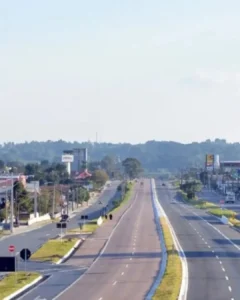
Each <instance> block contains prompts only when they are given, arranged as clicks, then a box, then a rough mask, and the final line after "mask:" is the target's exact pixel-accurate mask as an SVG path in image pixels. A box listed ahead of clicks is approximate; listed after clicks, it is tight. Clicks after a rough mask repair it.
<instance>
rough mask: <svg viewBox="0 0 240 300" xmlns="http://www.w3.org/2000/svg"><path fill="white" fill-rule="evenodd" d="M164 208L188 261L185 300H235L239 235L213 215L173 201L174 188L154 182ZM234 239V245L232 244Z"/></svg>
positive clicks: (239, 275) (239, 271)
mask: <svg viewBox="0 0 240 300" xmlns="http://www.w3.org/2000/svg"><path fill="white" fill-rule="evenodd" d="M156 188H157V194H158V198H159V201H160V203H161V205H162V207H163V209H164V210H165V212H166V214H167V216H168V218H169V220H170V222H171V224H172V226H173V228H174V230H175V232H176V235H177V237H178V240H179V242H180V244H181V246H182V248H183V250H184V252H185V255H186V258H187V262H188V272H189V288H188V298H187V299H188V300H202V299H206V300H226V299H229V300H238V299H239V295H240V285H239V282H240V246H239V245H240V235H239V233H238V232H236V231H235V230H233V229H231V228H230V227H229V226H228V225H224V224H222V223H221V222H219V220H217V219H216V218H215V217H213V216H210V215H208V214H206V213H205V212H204V211H203V210H199V209H196V208H193V207H191V206H188V205H186V204H184V203H182V202H181V201H178V200H179V199H177V201H176V202H173V201H172V200H173V199H175V200H176V198H175V190H174V189H173V188H172V189H171V188H167V187H163V186H162V185H161V183H160V182H159V181H157V182H156ZM233 243H234V245H233Z"/></svg>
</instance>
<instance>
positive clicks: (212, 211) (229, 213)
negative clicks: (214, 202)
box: [208, 208, 237, 219]
mask: <svg viewBox="0 0 240 300" xmlns="http://www.w3.org/2000/svg"><path fill="white" fill-rule="evenodd" d="M208 212H209V213H210V214H212V215H214V216H217V217H221V216H225V217H227V218H232V219H234V218H235V217H236V215H237V213H236V212H235V211H233V210H229V209H221V208H213V209H209V210H208Z"/></svg>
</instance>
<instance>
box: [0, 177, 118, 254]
mask: <svg viewBox="0 0 240 300" xmlns="http://www.w3.org/2000/svg"><path fill="white" fill-rule="evenodd" d="M119 183H120V182H119V181H114V182H112V185H111V186H110V187H109V188H106V189H105V190H104V191H103V193H102V194H101V195H100V197H99V200H100V201H101V202H102V204H99V201H97V202H96V203H95V204H93V205H92V206H89V207H88V208H86V209H85V210H84V211H82V212H80V213H76V216H74V217H73V218H71V219H70V221H69V223H68V228H69V229H71V228H76V227H77V226H78V222H79V218H80V215H82V214H84V215H88V216H89V218H90V219H94V218H96V217H99V215H100V213H101V211H102V209H103V207H104V206H106V205H107V204H109V203H110V205H109V207H111V203H112V201H113V200H114V199H117V198H119V195H120V194H119V192H117V191H116V188H117V186H118V185H119ZM59 233H60V231H59V229H57V228H56V224H55V223H51V224H47V225H45V226H43V227H41V228H38V229H34V230H32V231H29V232H25V233H20V234H17V235H13V236H9V237H7V238H2V239H0V255H1V256H8V255H9V252H8V246H9V245H14V246H15V249H16V252H19V251H21V250H22V249H23V248H24V247H25V248H28V249H29V250H30V251H31V252H32V253H33V252H35V251H36V250H37V249H38V248H39V247H40V246H41V245H42V244H43V243H45V242H46V241H48V240H49V239H51V238H54V237H56V236H57V235H58V234H59Z"/></svg>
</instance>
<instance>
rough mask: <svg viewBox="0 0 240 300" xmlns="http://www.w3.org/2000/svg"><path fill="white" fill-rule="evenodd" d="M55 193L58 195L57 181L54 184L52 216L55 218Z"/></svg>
mask: <svg viewBox="0 0 240 300" xmlns="http://www.w3.org/2000/svg"><path fill="white" fill-rule="evenodd" d="M55 195H56V188H55V183H54V186H53V201H52V216H53V218H54V213H55Z"/></svg>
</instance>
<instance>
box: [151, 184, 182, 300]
mask: <svg viewBox="0 0 240 300" xmlns="http://www.w3.org/2000/svg"><path fill="white" fill-rule="evenodd" d="M152 188H153V189H154V194H155V203H157V206H158V207H159V208H158V209H159V212H160V213H161V214H160V215H159V217H164V218H165V219H166V222H167V225H168V227H169V230H170V232H171V235H172V239H173V242H174V246H175V248H176V249H177V252H178V255H179V258H180V260H181V264H182V283H181V288H180V293H179V296H178V299H179V300H186V299H187V293H188V264H187V258H186V256H185V253H184V251H183V249H182V247H181V245H180V243H179V241H178V238H177V235H176V233H175V231H174V229H173V227H172V225H171V223H170V221H169V219H168V216H167V215H166V213H165V211H164V209H163V207H162V206H161V204H160V203H159V201H158V198H157V194H156V186H155V180H154V179H152Z"/></svg>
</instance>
